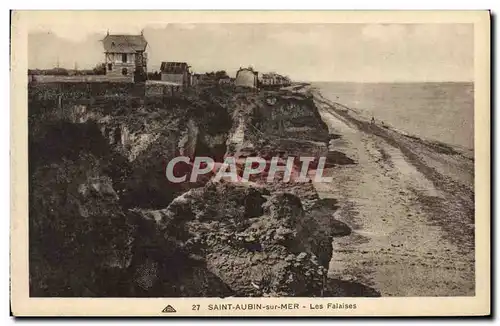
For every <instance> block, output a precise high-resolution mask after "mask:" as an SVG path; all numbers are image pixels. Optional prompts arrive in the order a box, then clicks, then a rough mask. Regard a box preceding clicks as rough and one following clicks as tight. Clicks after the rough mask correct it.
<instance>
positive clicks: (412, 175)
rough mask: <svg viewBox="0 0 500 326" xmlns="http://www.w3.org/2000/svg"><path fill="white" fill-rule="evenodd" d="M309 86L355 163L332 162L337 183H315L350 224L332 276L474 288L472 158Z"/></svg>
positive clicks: (424, 290) (421, 292)
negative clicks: (382, 122) (373, 120)
mask: <svg viewBox="0 0 500 326" xmlns="http://www.w3.org/2000/svg"><path fill="white" fill-rule="evenodd" d="M311 93H312V94H313V96H314V99H315V102H316V106H317V107H318V110H319V111H320V112H321V115H322V117H323V120H324V121H325V122H326V123H327V125H328V126H329V128H330V133H334V134H337V135H338V139H335V140H333V141H332V142H331V143H330V150H332V149H338V150H340V151H342V152H345V153H346V155H347V156H349V157H352V158H353V159H354V160H355V161H356V162H357V165H355V166H343V167H336V168H333V169H331V170H330V173H331V175H333V176H334V177H335V178H334V184H331V185H321V184H315V187H316V189H317V190H318V192H319V193H320V197H323V198H330V197H331V198H337V199H338V202H339V206H340V208H339V210H338V211H336V212H335V215H334V216H335V218H338V219H339V220H340V221H341V222H344V223H346V224H347V225H348V226H349V227H351V229H352V234H351V235H350V236H349V237H345V238H340V239H338V240H340V241H336V242H334V252H335V253H336V255H334V258H333V259H332V262H331V265H330V271H329V275H331V276H332V277H340V278H342V279H346V280H354V281H358V282H361V283H363V284H366V285H367V286H371V287H373V288H374V289H375V290H377V291H380V293H381V295H382V296H409V295H413V296H415V295H416V296H434V295H473V293H474V267H473V266H472V267H470V266H469V265H473V264H471V262H473V261H474V190H473V189H474V161H473V158H471V157H470V156H468V153H467V152H459V151H458V150H457V149H455V148H452V147H451V146H447V145H443V144H438V143H435V142H429V141H427V140H423V139H421V138H419V137H415V136H410V135H407V134H404V133H401V132H399V131H397V130H394V129H392V128H390V127H387V128H386V127H383V126H380V125H377V124H372V123H370V121H369V120H367V119H364V118H363V117H361V116H359V115H358V114H357V113H356V112H355V111H354V110H351V109H350V108H348V107H346V106H344V105H342V104H339V103H334V102H331V101H328V100H327V99H325V98H324V97H323V96H322V94H321V93H320V92H319V90H318V89H315V88H313V89H312V90H311ZM335 180H336V181H337V182H335ZM403 239H404V240H403ZM412 257H413V258H412ZM410 267H411V268H410ZM410 271H412V272H411V273H410ZM391 275H392V276H391Z"/></svg>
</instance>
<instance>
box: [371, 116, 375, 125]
mask: <svg viewBox="0 0 500 326" xmlns="http://www.w3.org/2000/svg"><path fill="white" fill-rule="evenodd" d="M371 124H372V125H373V124H375V118H374V117H373V116H372V121H371Z"/></svg>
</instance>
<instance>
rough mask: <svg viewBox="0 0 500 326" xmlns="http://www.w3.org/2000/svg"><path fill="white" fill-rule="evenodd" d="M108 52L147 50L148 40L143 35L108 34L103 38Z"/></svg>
mask: <svg viewBox="0 0 500 326" xmlns="http://www.w3.org/2000/svg"><path fill="white" fill-rule="evenodd" d="M102 44H103V46H104V50H105V51H106V52H117V53H134V52H137V51H145V50H146V46H147V45H148V42H147V41H146V39H145V38H144V36H143V35H109V34H108V35H106V37H105V38H104V39H103V40H102Z"/></svg>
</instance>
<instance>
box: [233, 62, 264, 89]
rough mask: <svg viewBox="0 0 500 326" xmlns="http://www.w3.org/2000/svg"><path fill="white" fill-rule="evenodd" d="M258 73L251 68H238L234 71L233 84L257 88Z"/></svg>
mask: <svg viewBox="0 0 500 326" xmlns="http://www.w3.org/2000/svg"><path fill="white" fill-rule="evenodd" d="M258 76H259V73H258V72H257V71H254V70H253V68H251V67H249V68H240V69H239V70H238V71H237V72H236V79H235V82H234V84H235V85H236V86H241V87H251V88H257V85H258Z"/></svg>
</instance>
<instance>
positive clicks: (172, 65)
mask: <svg viewBox="0 0 500 326" xmlns="http://www.w3.org/2000/svg"><path fill="white" fill-rule="evenodd" d="M188 69H189V66H188V64H187V63H186V62H162V63H161V66H160V71H161V72H163V73H167V74H182V73H184V72H185V71H187V70H188Z"/></svg>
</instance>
